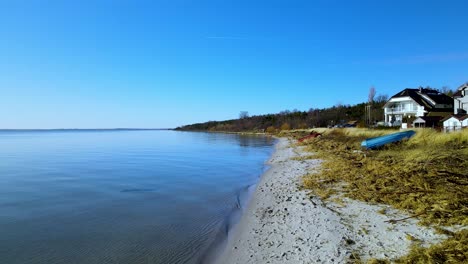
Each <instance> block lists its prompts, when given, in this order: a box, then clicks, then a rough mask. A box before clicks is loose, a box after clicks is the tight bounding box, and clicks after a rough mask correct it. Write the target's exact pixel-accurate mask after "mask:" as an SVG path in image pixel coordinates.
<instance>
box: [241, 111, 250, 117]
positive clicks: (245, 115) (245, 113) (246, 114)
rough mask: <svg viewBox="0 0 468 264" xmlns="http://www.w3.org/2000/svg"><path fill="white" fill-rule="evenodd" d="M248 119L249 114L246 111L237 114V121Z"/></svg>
mask: <svg viewBox="0 0 468 264" xmlns="http://www.w3.org/2000/svg"><path fill="white" fill-rule="evenodd" d="M248 117H249V112H247V111H240V113H239V119H245V118H248Z"/></svg>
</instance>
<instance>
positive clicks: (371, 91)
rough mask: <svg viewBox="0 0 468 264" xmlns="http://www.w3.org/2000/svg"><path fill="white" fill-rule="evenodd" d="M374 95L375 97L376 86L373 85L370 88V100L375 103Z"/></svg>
mask: <svg viewBox="0 0 468 264" xmlns="http://www.w3.org/2000/svg"><path fill="white" fill-rule="evenodd" d="M374 97H375V87H374V86H371V88H370V89H369V97H368V102H369V103H373V102H374Z"/></svg>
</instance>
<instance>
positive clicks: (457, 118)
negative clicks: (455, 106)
mask: <svg viewBox="0 0 468 264" xmlns="http://www.w3.org/2000/svg"><path fill="white" fill-rule="evenodd" d="M442 122H443V124H444V131H445V132H449V131H455V130H460V129H462V128H466V127H468V115H463V116H462V115H453V116H449V117H446V118H444V119H442Z"/></svg>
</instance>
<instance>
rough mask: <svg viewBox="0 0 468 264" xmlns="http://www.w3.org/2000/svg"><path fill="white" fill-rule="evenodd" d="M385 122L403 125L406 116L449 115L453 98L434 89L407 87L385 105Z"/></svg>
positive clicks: (451, 110)
mask: <svg viewBox="0 0 468 264" xmlns="http://www.w3.org/2000/svg"><path fill="white" fill-rule="evenodd" d="M383 108H384V114H385V124H386V125H387V126H402V125H406V123H403V121H404V118H405V117H406V118H415V117H422V116H427V115H431V116H441V117H443V116H447V115H449V114H451V113H452V112H453V99H452V98H451V97H450V96H447V95H445V94H443V93H440V92H438V91H436V90H433V89H424V88H422V87H420V88H418V89H412V88H406V89H404V90H403V91H401V92H399V93H397V94H395V95H394V96H392V97H391V98H390V100H388V102H387V103H386V104H385V105H384V107H383Z"/></svg>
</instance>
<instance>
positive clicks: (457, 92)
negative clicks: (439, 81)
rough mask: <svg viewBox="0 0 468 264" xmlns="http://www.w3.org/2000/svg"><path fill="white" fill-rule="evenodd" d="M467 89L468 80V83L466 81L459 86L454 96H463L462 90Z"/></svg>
mask: <svg viewBox="0 0 468 264" xmlns="http://www.w3.org/2000/svg"><path fill="white" fill-rule="evenodd" d="M466 89H468V82H467V83H464V84H462V85H460V87H458V89H457V91H456V92H455V93H454V94H453V97H454V98H455V97H457V98H458V97H463V95H462V91H463V90H466Z"/></svg>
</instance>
